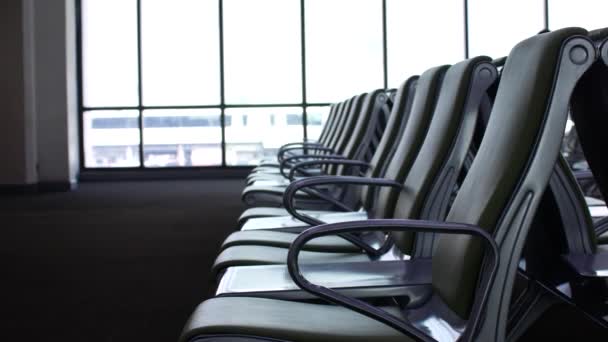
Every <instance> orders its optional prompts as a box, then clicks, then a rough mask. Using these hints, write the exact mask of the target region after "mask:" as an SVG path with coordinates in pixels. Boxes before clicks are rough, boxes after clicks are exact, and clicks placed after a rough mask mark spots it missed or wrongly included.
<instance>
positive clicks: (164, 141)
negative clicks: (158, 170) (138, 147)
mask: <svg viewBox="0 0 608 342" xmlns="http://www.w3.org/2000/svg"><path fill="white" fill-rule="evenodd" d="M143 115H144V165H145V166H146V167H182V166H211V165H222V128H221V113H220V110H219V109H174V110H166V109H159V110H145V111H144V112H143ZM230 124H231V120H229V119H228V120H226V126H227V127H230Z"/></svg>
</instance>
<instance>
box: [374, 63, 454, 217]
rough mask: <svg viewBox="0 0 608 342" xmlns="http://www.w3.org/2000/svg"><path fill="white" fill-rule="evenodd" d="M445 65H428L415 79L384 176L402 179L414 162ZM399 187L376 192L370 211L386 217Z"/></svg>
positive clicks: (390, 212) (426, 127)
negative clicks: (406, 117)
mask: <svg viewBox="0 0 608 342" xmlns="http://www.w3.org/2000/svg"><path fill="white" fill-rule="evenodd" d="M448 68H449V66H448V65H444V66H439V67H435V68H431V69H429V70H427V71H425V72H424V73H422V75H420V78H419V79H418V82H417V85H416V94H415V95H414V100H413V103H412V108H411V111H410V115H409V118H408V121H407V124H406V126H405V130H404V131H403V134H402V136H401V139H399V141H398V142H397V145H398V146H397V147H396V150H395V153H394V155H393V156H392V158H390V162H389V165H388V166H387V167H386V172H385V174H384V178H387V179H392V180H395V181H397V182H402V181H403V180H404V178H405V176H406V175H407V172H408V171H409V169H410V167H411V166H412V163H413V162H414V160H415V158H416V155H417V154H418V150H419V149H420V146H421V145H422V141H423V140H424V137H425V136H426V132H427V129H428V126H429V123H430V122H431V117H432V115H433V111H434V109H435V103H436V102H437V101H436V100H437V97H438V95H439V89H440V87H441V82H442V80H443V76H444V74H445V72H446V71H447V69H448ZM398 194H399V190H396V189H394V188H388V187H383V188H380V189H379V190H378V192H377V195H376V198H375V200H374V203H373V207H372V208H370V210H369V211H370V213H371V214H372V215H373V216H374V217H389V215H390V214H392V212H393V209H394V203H395V201H396V199H397V196H398Z"/></svg>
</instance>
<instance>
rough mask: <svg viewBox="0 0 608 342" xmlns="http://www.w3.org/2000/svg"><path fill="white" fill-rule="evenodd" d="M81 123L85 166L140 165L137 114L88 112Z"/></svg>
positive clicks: (126, 112) (130, 111) (84, 114)
mask: <svg viewBox="0 0 608 342" xmlns="http://www.w3.org/2000/svg"><path fill="white" fill-rule="evenodd" d="M82 121H83V127H82V128H83V133H84V134H83V137H84V141H83V149H84V157H85V158H84V165H85V167H92V168H109V167H137V166H139V160H140V159H139V146H140V139H139V137H140V130H139V112H138V111H136V110H91V111H86V112H84V113H83V120H82Z"/></svg>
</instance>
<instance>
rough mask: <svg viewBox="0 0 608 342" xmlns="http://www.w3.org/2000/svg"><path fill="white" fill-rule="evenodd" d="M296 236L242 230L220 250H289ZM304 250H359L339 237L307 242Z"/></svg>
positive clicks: (267, 231) (233, 235)
mask: <svg viewBox="0 0 608 342" xmlns="http://www.w3.org/2000/svg"><path fill="white" fill-rule="evenodd" d="M297 236H298V235H297V234H293V233H288V232H279V231H269V230H242V231H238V232H234V233H232V234H230V236H228V238H227V239H226V240H225V241H224V244H223V245H222V249H226V248H229V247H233V246H247V245H256V246H272V247H281V248H289V246H290V245H291V243H292V242H293V240H295V238H296V237H297ZM304 250H307V251H316V252H341V253H356V252H359V251H360V249H359V248H358V247H356V246H354V245H353V244H351V243H350V242H348V241H346V240H344V239H343V238H341V237H339V236H323V237H320V238H317V239H314V240H311V241H309V242H308V243H307V244H306V245H304Z"/></svg>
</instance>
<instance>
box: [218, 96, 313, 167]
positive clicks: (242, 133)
mask: <svg viewBox="0 0 608 342" xmlns="http://www.w3.org/2000/svg"><path fill="white" fill-rule="evenodd" d="M226 113H227V114H229V115H230V116H231V117H233V118H237V117H242V118H243V120H242V121H241V122H242V125H232V126H231V127H230V128H228V127H227V128H226V164H228V165H233V166H235V165H256V164H257V163H258V162H259V161H260V160H262V159H265V158H269V157H273V156H275V155H276V152H277V151H278V149H279V147H281V146H282V145H284V144H286V143H288V142H293V141H302V139H303V137H304V136H303V130H302V126H301V122H302V108H301V107H274V108H229V109H226ZM272 117H274V118H275V119H274V120H275V122H274V124H272V119H271V118H272ZM245 118H246V119H245ZM289 118H290V119H289ZM289 120H292V121H293V120H297V121H299V122H300V124H299V125H290V124H289V122H288V121H289Z"/></svg>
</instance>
